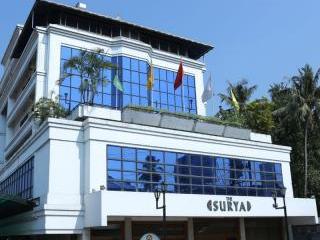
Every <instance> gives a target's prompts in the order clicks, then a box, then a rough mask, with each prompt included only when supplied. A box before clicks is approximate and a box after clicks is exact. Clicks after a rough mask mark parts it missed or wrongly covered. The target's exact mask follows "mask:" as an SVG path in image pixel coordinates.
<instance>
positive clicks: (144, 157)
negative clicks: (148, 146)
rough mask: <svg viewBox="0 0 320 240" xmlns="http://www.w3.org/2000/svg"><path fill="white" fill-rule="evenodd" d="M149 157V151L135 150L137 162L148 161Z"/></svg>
mask: <svg viewBox="0 0 320 240" xmlns="http://www.w3.org/2000/svg"><path fill="white" fill-rule="evenodd" d="M149 155H150V151H149V150H145V149H138V150H137V161H140V162H145V161H148V159H149Z"/></svg>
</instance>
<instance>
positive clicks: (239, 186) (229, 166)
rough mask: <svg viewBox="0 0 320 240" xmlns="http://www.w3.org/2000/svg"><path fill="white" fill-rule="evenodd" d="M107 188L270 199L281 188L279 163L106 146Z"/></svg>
mask: <svg viewBox="0 0 320 240" xmlns="http://www.w3.org/2000/svg"><path fill="white" fill-rule="evenodd" d="M107 156H108V164H107V166H108V170H107V171H108V180H107V181H108V189H109V190H118V191H142V192H151V191H153V190H154V188H155V187H159V186H160V183H162V182H165V183H166V184H167V186H168V192H172V193H190V194H217V195H226V194H227V195H239V196H271V194H272V191H278V190H279V189H280V188H282V187H283V177H282V169H281V164H279V163H270V162H258V161H249V160H242V159H231V158H224V157H213V156H202V155H197V154H187V153H174V152H166V151H158V150H147V149H140V148H139V149H136V148H130V147H119V146H108V147H107Z"/></svg>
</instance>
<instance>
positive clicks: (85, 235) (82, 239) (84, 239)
mask: <svg viewBox="0 0 320 240" xmlns="http://www.w3.org/2000/svg"><path fill="white" fill-rule="evenodd" d="M78 239H79V240H90V239H91V233H90V229H83V230H82V234H81V235H79V237H78Z"/></svg>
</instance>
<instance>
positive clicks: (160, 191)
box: [154, 182, 167, 240]
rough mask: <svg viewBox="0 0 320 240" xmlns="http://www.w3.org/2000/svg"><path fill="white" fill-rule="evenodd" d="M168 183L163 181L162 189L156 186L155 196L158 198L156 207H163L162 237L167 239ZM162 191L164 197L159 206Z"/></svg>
mask: <svg viewBox="0 0 320 240" xmlns="http://www.w3.org/2000/svg"><path fill="white" fill-rule="evenodd" d="M166 191H167V189H166V184H165V183H164V182H162V183H161V189H159V188H156V189H155V190H154V197H155V199H156V209H162V212H163V217H162V224H163V226H162V237H163V239H164V240H165V239H166ZM161 193H162V195H163V197H162V200H163V202H162V206H159V199H160V196H161Z"/></svg>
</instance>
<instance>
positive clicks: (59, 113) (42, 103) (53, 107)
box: [33, 98, 67, 123]
mask: <svg viewBox="0 0 320 240" xmlns="http://www.w3.org/2000/svg"><path fill="white" fill-rule="evenodd" d="M66 115H67V113H66V111H65V110H64V109H63V107H62V106H61V105H60V104H59V103H57V102H55V101H53V100H51V99H48V98H40V99H39V101H38V102H36V103H35V105H34V107H33V117H34V118H35V119H37V120H39V121H40V123H42V122H44V121H45V120H46V119H47V118H50V117H52V118H64V117H66Z"/></svg>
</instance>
